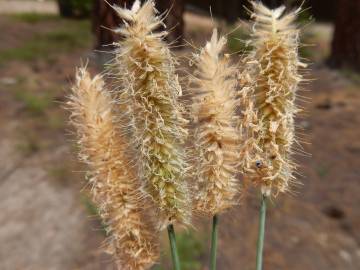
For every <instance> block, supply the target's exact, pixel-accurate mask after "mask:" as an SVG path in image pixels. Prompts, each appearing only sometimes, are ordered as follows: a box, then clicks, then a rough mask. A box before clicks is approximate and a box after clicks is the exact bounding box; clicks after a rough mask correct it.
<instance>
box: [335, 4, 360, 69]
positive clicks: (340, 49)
mask: <svg viewBox="0 0 360 270" xmlns="http://www.w3.org/2000/svg"><path fill="white" fill-rule="evenodd" d="M329 64H330V65H331V66H333V67H349V68H353V69H357V70H360V1H359V0H338V7H337V17H336V23H335V32H334V37H333V42H332V53H331V57H330V60H329Z"/></svg>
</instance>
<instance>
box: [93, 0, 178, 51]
mask: <svg viewBox="0 0 360 270" xmlns="http://www.w3.org/2000/svg"><path fill="white" fill-rule="evenodd" d="M133 2H134V0H107V2H105V1H104V0H94V9H93V16H92V18H93V19H92V29H93V32H94V34H95V36H96V43H95V48H96V49H98V50H106V49H111V48H112V46H111V44H112V43H113V42H115V41H116V40H118V39H119V38H120V37H119V36H118V35H117V34H115V33H113V32H112V31H111V30H110V29H115V28H117V27H119V25H120V24H121V23H122V20H120V19H119V16H118V15H117V14H116V12H115V11H114V10H113V9H112V8H111V6H110V5H113V4H115V5H117V6H120V7H124V6H125V5H126V6H127V7H131V5H132V3H133ZM155 2H156V8H157V9H158V10H159V12H160V13H164V12H166V11H169V14H168V15H167V17H166V19H165V24H166V25H167V30H168V31H169V36H168V40H169V42H171V43H173V44H174V45H177V44H181V43H182V42H183V41H182V38H183V32H184V19H183V13H184V7H185V0H156V1H155ZM109 4H110V5H109Z"/></svg>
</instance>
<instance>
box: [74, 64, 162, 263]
mask: <svg viewBox="0 0 360 270" xmlns="http://www.w3.org/2000/svg"><path fill="white" fill-rule="evenodd" d="M114 106H115V103H114V100H113V99H112V98H111V96H110V94H109V93H108V92H107V90H106V89H104V82H103V79H102V77H101V76H100V75H97V76H95V77H94V78H91V77H90V75H89V73H88V72H87V71H86V69H85V68H80V69H79V70H78V71H77V73H76V82H75V84H74V86H73V88H72V94H71V96H70V101H69V102H68V108H69V110H70V112H71V117H70V119H71V123H72V124H73V125H74V126H75V128H76V131H77V135H78V145H79V148H80V154H79V157H80V159H81V160H82V161H84V162H85V163H87V164H88V165H89V167H90V170H89V174H90V176H91V178H90V184H91V190H90V193H91V195H92V198H93V200H94V202H95V203H96V206H97V207H98V210H99V215H100V216H101V218H102V220H103V222H104V225H105V227H106V230H107V233H108V235H109V237H108V251H109V252H110V253H111V254H113V255H114V259H115V261H116V263H117V265H118V267H119V269H124V270H125V269H126V270H144V269H148V268H149V267H151V266H152V265H153V264H154V263H155V262H156V259H157V258H158V246H157V243H158V240H157V239H156V236H154V230H155V227H154V224H152V222H151V220H150V219H149V217H148V216H147V214H148V213H147V211H148V209H146V206H147V202H146V198H145V197H144V194H143V192H142V191H141V182H140V180H139V179H138V177H137V176H136V174H135V171H134V170H133V168H132V167H130V166H128V163H129V162H128V159H127V158H126V155H125V152H126V151H127V149H126V147H127V144H126V143H125V142H124V138H123V137H122V136H121V135H120V134H121V132H119V130H118V128H117V127H116V124H117V120H116V117H115V115H114Z"/></svg>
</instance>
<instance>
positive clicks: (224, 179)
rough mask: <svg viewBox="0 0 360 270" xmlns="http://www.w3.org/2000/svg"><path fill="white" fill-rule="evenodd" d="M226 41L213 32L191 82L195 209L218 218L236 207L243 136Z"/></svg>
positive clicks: (197, 60)
mask: <svg viewBox="0 0 360 270" xmlns="http://www.w3.org/2000/svg"><path fill="white" fill-rule="evenodd" d="M225 45H226V39H225V38H224V37H220V38H218V33H217V30H216V29H215V30H214V31H213V34H212V37H211V40H210V41H209V42H207V43H206V45H205V47H204V48H203V49H202V50H201V51H200V53H199V54H198V55H195V63H196V71H195V77H193V78H192V79H191V81H192V84H193V85H194V87H193V88H192V89H191V90H192V93H191V94H192V95H193V104H192V115H193V117H194V122H195V125H196V127H195V132H194V143H195V144H194V145H195V146H194V147H195V149H196V150H195V151H196V156H197V157H198V159H197V162H196V165H195V167H194V170H195V175H196V178H197V179H196V181H197V189H198V190H197V191H196V192H195V209H196V210H198V211H199V212H200V213H205V214H207V215H211V216H212V215H215V214H217V213H219V212H221V211H223V210H226V209H227V208H229V207H231V206H232V205H234V204H235V203H236V199H235V197H236V194H237V193H238V181H237V179H236V171H237V170H236V164H237V162H238V160H239V157H238V153H239V132H238V130H237V128H236V123H237V121H236V120H237V119H236V105H237V103H238V101H237V100H236V93H235V86H236V78H235V74H236V70H235V68H234V67H233V66H231V65H230V63H229V58H228V57H227V56H226V55H224V54H223V50H224V46H225Z"/></svg>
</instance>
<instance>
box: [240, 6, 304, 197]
mask: <svg viewBox="0 0 360 270" xmlns="http://www.w3.org/2000/svg"><path fill="white" fill-rule="evenodd" d="M252 6H253V12H252V14H251V18H252V19H253V24H252V40H251V44H250V45H251V46H252V47H253V50H252V52H250V54H249V55H248V56H247V57H246V59H245V62H246V64H247V65H248V67H249V68H248V69H247V70H244V72H243V73H241V74H240V79H241V80H242V81H243V90H242V91H241V95H242V100H243V102H244V111H243V119H244V120H243V122H242V129H243V131H244V132H245V133H244V134H246V136H245V137H246V140H245V142H244V144H243V150H242V157H241V162H242V165H243V170H244V171H245V174H246V175H247V176H248V177H250V178H251V179H252V180H253V181H254V182H255V183H257V184H259V185H260V186H261V188H262V191H263V193H266V194H270V193H273V194H277V193H278V192H285V191H287V190H288V188H289V184H290V183H291V182H292V181H294V180H295V179H294V176H293V172H294V169H295V168H296V165H295V164H294V162H293V161H292V159H291V154H292V152H293V151H292V146H293V143H294V141H295V136H294V132H295V128H294V115H295V114H296V113H297V112H298V109H297V107H296V105H295V97H296V91H297V88H298V84H299V82H300V81H301V80H302V77H301V75H300V74H299V71H298V70H299V67H303V66H304V64H303V63H301V62H300V61H299V55H298V47H299V30H298V29H297V27H296V26H295V19H296V17H297V14H298V13H299V12H300V9H298V10H296V11H293V12H290V13H287V14H285V13H284V11H285V7H284V6H281V7H279V8H277V9H274V10H271V9H268V8H267V7H265V6H264V5H263V4H261V3H260V2H252ZM252 79H253V81H252Z"/></svg>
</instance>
